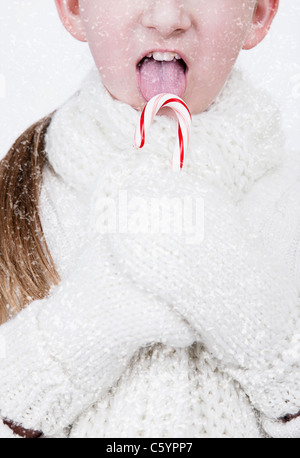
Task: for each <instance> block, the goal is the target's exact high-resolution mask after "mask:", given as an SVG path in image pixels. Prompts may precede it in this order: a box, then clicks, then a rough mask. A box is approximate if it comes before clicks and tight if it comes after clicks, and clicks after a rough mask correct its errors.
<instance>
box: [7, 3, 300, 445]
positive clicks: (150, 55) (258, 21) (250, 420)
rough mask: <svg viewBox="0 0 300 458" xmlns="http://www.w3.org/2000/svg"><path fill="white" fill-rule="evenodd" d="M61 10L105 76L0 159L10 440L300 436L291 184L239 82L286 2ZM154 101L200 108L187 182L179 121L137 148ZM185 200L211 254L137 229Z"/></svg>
mask: <svg viewBox="0 0 300 458" xmlns="http://www.w3.org/2000/svg"><path fill="white" fill-rule="evenodd" d="M208 3H209V4H208ZM56 5H57V8H58V12H59V15H60V18H61V20H62V22H63V24H64V25H65V27H66V28H67V30H68V31H69V32H70V33H71V34H72V35H73V36H74V37H75V38H76V39H79V40H82V41H84V40H86V41H88V43H89V46H90V49H91V52H92V55H93V57H94V60H95V64H96V65H95V69H93V70H92V71H91V73H90V75H89V76H88V77H87V79H86V80H85V81H84V82H83V85H82V88H81V90H80V91H79V92H78V93H77V94H75V95H74V96H73V97H71V99H70V100H68V101H67V102H66V103H65V104H64V105H63V106H62V107H60V108H59V109H58V110H57V111H56V112H55V113H54V114H52V115H49V116H48V117H46V118H44V119H43V120H41V121H39V122H38V123H37V124H35V125H34V126H32V127H31V128H29V129H28V130H27V131H26V132H25V133H24V134H23V135H22V136H21V137H20V138H19V139H18V140H17V141H16V143H15V144H14V145H13V147H12V148H11V150H10V151H9V153H8V155H7V156H6V157H5V158H4V159H3V161H2V162H1V169H0V183H1V190H0V198H1V205H0V212H1V216H0V224H1V226H0V228H1V229H0V231H1V240H0V253H1V258H0V259H1V264H0V266H1V269H0V275H1V282H0V285H1V286H0V288H1V290H0V291H1V292H0V294H1V295H0V298H1V314H2V315H1V319H2V323H3V324H2V326H1V327H0V337H1V342H2V352H1V353H0V354H1V355H2V360H1V364H0V379H1V386H0V415H1V418H2V423H3V424H2V426H1V429H0V431H1V434H2V436H3V437H10V436H13V437H15V436H16V435H18V434H19V435H21V436H24V437H39V436H40V435H41V434H43V435H44V436H46V437H73V438H74V437H116V436H117V437H266V436H268V435H269V436H272V437H300V413H299V412H300V387H299V381H298V380H299V362H300V358H299V356H300V354H299V353H300V336H299V331H298V330H299V318H300V314H299V286H300V284H299V278H300V276H299V274H300V272H299V265H300V264H299V244H300V240H299V239H300V218H299V215H300V201H299V197H298V196H299V190H300V189H299V176H300V175H299V173H300V172H299V170H297V167H296V161H295V158H293V157H292V156H291V155H287V154H286V153H285V152H283V145H282V136H281V133H280V126H279V117H278V113H277V111H276V109H275V107H274V106H273V105H272V103H271V102H270V100H269V98H268V96H267V95H266V94H264V93H262V92H261V91H256V90H255V89H253V88H252V87H251V86H250V85H249V84H248V83H247V82H246V81H245V80H244V79H243V78H242V76H241V75H240V74H239V73H238V72H236V71H235V70H233V66H234V63H235V61H236V59H237V57H238V55H239V52H240V50H241V49H242V48H244V49H250V48H252V47H254V46H255V45H257V44H258V43H259V42H260V41H261V40H262V39H263V38H264V37H265V35H266V34H267V32H268V30H269V27H270V25H271V22H272V20H273V18H274V16H275V14H276V11H277V8H278V0H258V1H255V0H246V1H243V2H240V0H212V1H210V2H206V0H187V1H186V2H184V3H182V2H179V1H177V0H167V1H165V2H163V3H161V2H159V1H156V0H151V1H148V0H131V1H128V2H124V1H123V0H115V1H113V2H112V1H106V0H97V1H96V0H56ZM160 92H172V93H175V94H176V95H178V96H181V97H183V98H184V100H185V102H186V103H187V105H188V106H189V108H190V110H191V112H192V114H193V136H192V139H191V144H190V150H189V155H188V157H187V160H186V164H185V169H184V170H183V171H182V172H180V173H179V174H174V173H171V172H169V159H170V151H172V149H173V145H174V141H175V124H174V120H173V119H172V116H171V115H170V113H168V111H166V112H165V116H161V117H159V118H157V119H156V120H155V122H154V124H153V126H152V137H151V140H149V143H148V145H147V146H146V147H145V150H143V151H142V152H140V151H139V152H138V151H135V150H134V149H133V147H132V146H131V145H132V139H133V134H134V130H135V127H136V124H137V122H138V120H139V114H140V113H139V112H140V110H141V109H142V108H143V107H144V106H145V104H146V102H147V101H148V100H149V99H150V98H151V97H152V96H154V95H155V94H157V93H160ZM120 192H122V193H124V192H125V193H126V201H124V199H123V196H124V194H121V193H120ZM187 197H189V198H190V199H191V200H192V202H194V203H195V202H198V201H201V200H202V201H203V202H204V209H205V213H204V238H203V240H202V239H201V240H200V239H197V237H196V238H195V239H192V240H187V237H186V236H187V235H188V234H187V233H185V232H184V231H182V232H181V233H180V232H178V231H177V232H176V231H175V230H174V225H175V222H176V221H173V219H174V218H172V217H171V218H170V228H169V229H170V230H169V233H168V234H165V233H164V232H163V231H162V230H158V231H156V232H155V231H153V228H150V229H149V227H148V228H146V230H141V229H145V220H146V219H147V216H148V213H149V211H150V210H151V206H150V203H151V202H153V199H156V200H157V201H161V200H162V198H163V199H167V202H169V203H170V202H171V199H172V198H176V199H178V200H177V201H179V202H180V203H182V205H184V203H185V202H186V200H184V199H186V198H187ZM137 202H138V203H139V204H137ZM124 206H126V223H127V230H120V226H113V225H112V224H111V222H112V219H114V218H115V217H116V213H117V210H119V211H120V210H121V213H120V212H119V213H118V215H119V219H118V222H120V218H121V217H122V216H124V214H122V211H124ZM114 211H115V214H114ZM120 215H121V216H120ZM171 216H172V215H171ZM173 216H174V215H173ZM176 216H177V215H176V214H175V219H176ZM194 216H196V217H197V216H198V215H197V214H195V211H194ZM133 223H134V224H133ZM112 227H114V230H112ZM133 227H137V228H138V230H136V231H134V230H132V228H133ZM130 228H131V230H130ZM188 229H190V228H188ZM200 229H201V228H200V227H197V230H200ZM187 232H188V231H187ZM15 315H16V316H15ZM14 316H15V317H14Z"/></svg>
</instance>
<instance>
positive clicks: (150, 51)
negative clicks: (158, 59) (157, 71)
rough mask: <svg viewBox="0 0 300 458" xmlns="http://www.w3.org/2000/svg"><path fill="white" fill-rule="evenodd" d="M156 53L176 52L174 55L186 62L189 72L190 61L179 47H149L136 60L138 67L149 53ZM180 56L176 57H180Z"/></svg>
mask: <svg viewBox="0 0 300 458" xmlns="http://www.w3.org/2000/svg"><path fill="white" fill-rule="evenodd" d="M154 53H160V54H164V53H171V54H174V55H177V56H178V57H179V58H180V59H181V60H182V61H183V62H184V64H185V66H186V71H187V72H188V70H189V61H188V57H187V56H186V55H185V54H184V53H182V52H181V51H179V50H178V49H165V48H154V49H153V48H152V49H149V50H148V51H146V52H144V53H142V54H140V56H139V57H138V60H137V62H136V67H138V66H139V64H140V63H141V62H142V60H143V59H145V58H146V57H147V56H148V55H150V54H152V56H153V54H154ZM178 57H176V58H177V59H178Z"/></svg>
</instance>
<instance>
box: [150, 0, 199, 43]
mask: <svg viewBox="0 0 300 458" xmlns="http://www.w3.org/2000/svg"><path fill="white" fill-rule="evenodd" d="M191 23H192V21H191V18H190V15H189V14H188V11H187V8H186V7H185V5H184V2H183V1H182V0H149V2H147V6H146V7H145V10H144V12H143V15H142V25H143V26H144V27H146V28H149V29H156V30H157V31H158V32H159V33H160V34H161V35H162V36H163V37H164V38H168V37H170V36H171V35H173V34H176V33H180V32H184V31H186V30H188V29H189V28H190V27H191Z"/></svg>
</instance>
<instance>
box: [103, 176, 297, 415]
mask: <svg viewBox="0 0 300 458" xmlns="http://www.w3.org/2000/svg"><path fill="white" fill-rule="evenodd" d="M122 189H123V193H125V190H126V196H127V201H128V205H127V209H126V212H127V213H126V217H127V221H128V228H129V229H128V231H127V233H126V231H124V230H123V233H120V232H119V233H117V232H116V233H114V234H113V233H111V234H110V240H111V246H112V250H113V252H114V254H115V257H116V259H117V260H118V261H119V263H120V265H122V266H123V268H124V267H125V268H126V270H127V271H128V273H129V274H130V275H131V276H132V278H133V279H134V280H135V281H136V282H137V283H139V284H141V285H143V287H144V288H146V289H147V290H148V291H149V292H152V293H155V294H157V295H158V296H159V297H161V298H162V299H164V301H166V302H167V303H169V304H170V305H171V306H172V307H173V310H175V311H176V312H178V313H180V314H181V315H182V316H183V317H184V318H185V319H186V320H187V321H188V322H189V323H190V325H191V326H193V328H194V329H195V330H196V331H197V333H198V335H199V336H200V339H201V341H202V342H203V343H204V344H205V345H206V346H207V348H208V350H209V351H211V353H212V354H213V355H214V356H215V357H217V358H218V359H219V361H220V362H221V364H222V366H223V368H224V370H226V371H228V372H229V373H230V374H231V375H232V376H233V377H234V378H235V379H236V380H238V381H239V382H240V384H241V385H242V387H243V388H244V390H245V391H246V393H247V394H248V395H249V397H250V399H251V401H252V403H253V405H254V407H255V408H257V409H258V410H259V411H260V412H262V413H263V414H264V415H265V416H266V418H267V419H269V420H270V421H276V419H279V418H281V417H284V416H285V415H286V414H292V415H296V414H297V413H298V412H299V410H300V381H299V374H300V335H299V329H300V328H299V325H300V313H299V298H298V294H297V290H296V286H295V284H294V281H293V279H292V278H291V277H290V276H289V275H288V274H287V269H286V267H285V265H283V263H282V262H280V259H277V257H276V253H275V254H273V253H270V252H267V250H266V249H265V247H264V245H263V243H262V240H261V239H260V235H259V234H258V235H257V234H253V233H251V231H249V229H248V228H247V226H246V225H245V224H244V222H243V221H242V220H241V218H240V216H239V214H238V212H237V209H236V207H235V206H234V205H233V204H232V203H231V202H230V201H229V200H227V199H226V198H225V197H224V196H223V195H222V194H221V193H220V192H219V191H218V190H217V189H215V188H214V187H212V186H211V185H210V184H208V183H203V182H201V183H199V182H198V180H197V178H196V177H192V176H190V175H189V176H188V175H186V174H185V173H184V172H181V173H180V174H172V173H171V172H170V173H168V172H159V171H155V172H151V171H149V170H147V171H146V172H145V173H141V171H139V173H136V174H134V175H133V176H132V177H131V179H128V180H127V182H124V183H123V188H122ZM119 195H120V194H119ZM174 198H176V199H177V204H178V202H180V201H181V202H182V208H183V209H184V205H185V202H187V199H192V201H194V204H195V205H194V209H197V208H198V210H197V211H201V205H198V206H197V202H198V203H199V202H201V199H203V201H204V238H203V240H202V237H201V236H200V237H199V238H198V239H197V237H195V235H196V234H197V233H198V234H201V232H202V230H203V228H202V227H201V224H199V226H198V227H196V230H195V231H194V234H193V237H191V234H190V233H184V231H183V233H181V234H180V233H179V232H180V231H178V227H179V226H178V220H176V217H178V214H177V213H176V212H178V208H179V207H178V205H177V207H176V208H177V210H175V211H174V212H173V213H172V211H171V210H170V208H171V207H172V206H173V205H174ZM185 198H186V200H185ZM172 199H173V200H172ZM163 200H164V202H167V203H168V202H169V210H168V209H167V210H166V208H167V207H168V205H167V206H166V207H164V210H162V211H166V213H167V218H165V221H166V220H167V221H168V222H169V227H168V229H169V230H168V231H167V232H168V233H165V234H163V233H161V232H162V231H159V229H158V228H159V224H157V225H156V226H155V225H153V224H152V226H151V225H149V221H150V218H151V214H153V205H154V202H156V204H157V202H162V201H163ZM99 209H100V206H99ZM199 209H200V210H199ZM195 212H196V210H194V215H193V216H194V221H197V220H198V221H200V222H201V215H200V218H199V215H196V213H195ZM162 214H163V213H161V215H162ZM172 214H173V216H172ZM183 214H184V211H183V212H182V213H181V215H183ZM156 215H157V213H156ZM122 217H123V219H124V215H122ZM147 218H148V219H147ZM161 218H163V216H161ZM103 219H104V218H103V215H102V216H99V220H98V230H99V231H101V230H103V224H102V223H103ZM170 222H171V223H170ZM134 227H136V231H133V230H132V228H134ZM153 228H154V229H155V230H153ZM165 229H166V227H165ZM182 229H184V222H183V221H182ZM134 232H135V233H134Z"/></svg>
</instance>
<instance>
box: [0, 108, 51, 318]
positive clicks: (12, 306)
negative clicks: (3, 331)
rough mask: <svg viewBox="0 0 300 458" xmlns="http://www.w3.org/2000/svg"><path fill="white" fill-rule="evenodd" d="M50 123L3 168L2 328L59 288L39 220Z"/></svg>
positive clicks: (25, 140) (30, 133)
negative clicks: (13, 316)
mask: <svg viewBox="0 0 300 458" xmlns="http://www.w3.org/2000/svg"><path fill="white" fill-rule="evenodd" d="M50 122H51V115H49V116H47V117H45V118H43V119H42V120H40V121H38V122H37V123H36V124H34V125H32V126H31V127H29V129H27V130H26V131H25V132H24V133H23V134H22V135H21V136H20V137H19V138H18V139H17V140H16V142H15V143H14V144H13V146H12V147H11V149H10V150H9V152H8V153H7V155H6V156H5V157H4V159H2V161H1V162H0V324H2V323H3V322H5V321H6V320H7V319H8V318H9V317H10V315H15V314H17V313H18V312H19V311H20V310H21V309H23V308H24V307H26V305H28V304H29V303H30V302H32V301H33V300H35V299H42V298H44V297H46V296H47V294H48V293H49V290H50V288H51V286H52V285H54V284H57V283H58V282H59V275H58V273H57V271H56V269H55V265H54V262H53V259H52V257H51V254H50V252H49V249H48V246H47V243H46V241H45V237H44V233H43V228H42V224H41V220H40V214H39V197H40V191H41V186H42V179H43V173H42V172H43V168H44V166H45V165H46V164H48V165H49V163H48V159H47V155H46V152H45V134H46V131H47V128H48V126H49V124H50ZM49 166H50V165H49Z"/></svg>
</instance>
